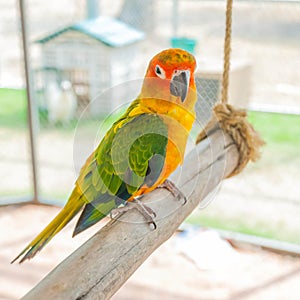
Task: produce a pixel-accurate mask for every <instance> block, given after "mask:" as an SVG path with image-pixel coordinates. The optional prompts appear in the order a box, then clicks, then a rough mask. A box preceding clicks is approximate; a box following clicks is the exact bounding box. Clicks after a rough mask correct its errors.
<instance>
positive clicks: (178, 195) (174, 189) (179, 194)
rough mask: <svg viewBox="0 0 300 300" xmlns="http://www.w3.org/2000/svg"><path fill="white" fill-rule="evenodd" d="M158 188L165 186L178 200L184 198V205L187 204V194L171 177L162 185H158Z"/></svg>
mask: <svg viewBox="0 0 300 300" xmlns="http://www.w3.org/2000/svg"><path fill="white" fill-rule="evenodd" d="M158 188H164V189H166V190H168V191H169V192H170V193H171V194H172V195H173V196H174V197H175V199H176V200H178V201H179V200H181V199H183V201H184V202H183V205H184V204H186V202H187V199H186V197H185V195H184V194H183V193H182V191H180V190H179V189H178V187H177V186H176V185H175V184H174V183H173V182H172V181H171V180H169V179H166V180H165V181H164V182H163V183H162V184H161V185H159V186H158Z"/></svg>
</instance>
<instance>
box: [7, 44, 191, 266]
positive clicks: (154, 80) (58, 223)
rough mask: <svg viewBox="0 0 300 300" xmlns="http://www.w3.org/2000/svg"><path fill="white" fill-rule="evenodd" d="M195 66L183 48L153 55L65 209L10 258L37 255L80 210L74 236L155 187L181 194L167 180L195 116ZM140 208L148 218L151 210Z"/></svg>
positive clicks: (177, 163) (181, 158)
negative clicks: (131, 98)
mask: <svg viewBox="0 0 300 300" xmlns="http://www.w3.org/2000/svg"><path fill="white" fill-rule="evenodd" d="M195 67H196V61H195V58H194V57H193V55H192V54H190V53H188V52H186V51H184V50H181V49H167V50H164V51H162V52H160V53H158V54H157V55H155V56H154V57H153V58H152V60H151V61H150V63H149V66H148V69H147V72H146V75H145V78H144V81H143V85H142V89H141V92H140V94H139V96H138V97H137V98H136V99H135V100H134V101H133V102H132V103H131V105H130V106H129V107H128V109H127V110H126V112H125V113H124V114H123V116H121V117H120V119H118V120H117V121H116V122H115V123H114V124H113V125H112V127H111V128H110V129H109V131H108V132H107V133H106V135H105V136H104V138H103V139H102V141H101V142H100V144H99V146H98V147H97V149H96V150H95V151H94V152H93V153H92V154H91V155H90V156H89V158H88V159H87V161H86V163H85V164H84V166H83V167H82V169H81V171H80V174H79V177H78V179H77V181H76V183H75V187H74V190H73V191H72V193H71V195H70V198H69V200H68V202H67V203H66V205H65V206H64V208H63V209H62V210H61V211H60V212H59V214H58V215H57V216H56V217H55V218H54V219H53V220H52V222H51V223H50V224H49V225H48V226H47V227H46V228H45V229H44V230H43V231H42V232H41V233H40V234H39V235H38V236H37V237H36V238H35V239H34V240H33V241H32V242H31V243H29V244H28V245H27V247H26V248H25V249H24V250H23V251H22V252H21V253H20V254H19V255H18V256H17V257H16V258H15V259H14V260H13V261H12V262H14V261H16V260H17V259H19V258H20V257H21V256H23V257H22V258H21V260H20V263H21V262H23V261H25V260H26V259H30V258H32V257H33V256H35V255H36V253H37V252H38V251H40V250H41V249H42V248H43V247H44V246H45V245H46V244H47V243H48V242H49V241H50V240H51V239H52V237H53V236H54V235H55V234H57V233H58V232H59V231H60V230H61V229H62V228H63V227H65V226H66V224H67V223H68V222H69V221H70V220H71V219H72V218H73V217H74V216H75V215H76V214H77V213H78V212H79V211H80V210H82V209H83V210H82V213H81V215H80V218H79V220H78V222H77V225H76V227H75V230H74V234H73V236H74V235H76V234H78V233H80V232H81V231H83V230H85V229H87V228H88V227H90V226H92V225H93V224H95V223H97V222H98V221H100V220H101V219H102V218H104V217H105V216H106V215H107V214H109V213H110V212H111V211H112V210H113V209H116V208H117V207H119V206H120V205H122V204H123V205H125V206H124V207H123V208H125V209H126V207H127V204H129V203H131V204H132V203H134V202H135V201H136V200H135V199H137V198H139V197H140V196H142V195H143V194H146V193H149V192H150V191H152V190H154V189H155V188H156V187H159V186H162V187H165V188H167V189H168V190H169V191H170V192H172V193H173V195H177V196H178V194H179V195H181V196H182V193H181V194H180V191H179V190H178V189H177V188H176V186H175V185H174V184H173V183H172V182H170V181H168V180H166V179H167V178H168V177H169V175H170V174H171V173H172V172H173V171H174V170H175V169H176V168H177V166H178V165H179V164H181V163H182V162H183V157H184V152H185V148H186V143H187V139H188V135H189V132H190V130H191V128H192V125H193V123H194V120H195V110H194V107H195V103H196V100H197V92H196V85H195V79H194V71H195ZM128 206H130V205H128ZM139 207H140V209H139V210H140V211H141V212H143V215H144V216H145V218H146V220H147V221H149V223H151V220H152V221H153V219H152V217H151V216H150V215H151V213H152V212H153V211H152V210H151V209H150V208H149V207H147V206H146V205H143V204H142V203H141V202H139V205H137V208H139ZM119 209H122V207H121V208H119ZM153 223H154V222H153ZM154 224H155V223H154Z"/></svg>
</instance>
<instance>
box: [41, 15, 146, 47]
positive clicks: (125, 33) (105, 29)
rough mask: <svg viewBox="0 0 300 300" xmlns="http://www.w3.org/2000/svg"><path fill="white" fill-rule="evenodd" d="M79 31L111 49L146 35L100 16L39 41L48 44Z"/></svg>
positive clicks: (117, 21)
mask: <svg viewBox="0 0 300 300" xmlns="http://www.w3.org/2000/svg"><path fill="white" fill-rule="evenodd" d="M72 30H73V31H78V32H81V33H84V34H86V35H88V36H90V37H91V38H94V39H96V40H98V41H99V42H102V43H104V44H105V45H107V46H110V47H122V46H126V45H130V44H133V43H135V42H138V41H141V40H143V39H145V33H144V32H143V31H140V30H138V29H135V28H133V27H131V26H130V25H127V24H126V23H124V22H121V21H119V20H116V19H114V18H111V17H106V16H100V17H98V18H96V19H88V20H84V21H82V22H79V23H75V24H73V25H70V26H67V27H64V28H62V29H60V30H57V31H55V32H54V33H52V34H49V35H47V36H46V37H44V38H42V39H39V40H37V41H36V42H37V43H42V44H44V43H46V42H48V41H49V40H51V39H53V38H55V37H57V36H59V35H60V34H62V33H64V32H67V31H72Z"/></svg>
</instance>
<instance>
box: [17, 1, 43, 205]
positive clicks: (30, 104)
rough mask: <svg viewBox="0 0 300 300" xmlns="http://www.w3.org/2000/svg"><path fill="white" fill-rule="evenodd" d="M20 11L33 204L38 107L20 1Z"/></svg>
mask: <svg viewBox="0 0 300 300" xmlns="http://www.w3.org/2000/svg"><path fill="white" fill-rule="evenodd" d="M19 9H20V17H21V30H22V44H23V56H24V71H25V80H26V95H27V113H28V126H29V140H30V154H31V166H32V179H33V193H34V194H33V202H34V203H38V202H39V201H38V182H37V161H36V152H35V145H36V140H35V138H36V136H35V125H36V110H35V109H36V107H35V103H34V101H33V98H32V85H31V82H32V81H31V73H30V70H29V54H28V40H27V31H26V29H27V24H26V15H25V6H24V0H19Z"/></svg>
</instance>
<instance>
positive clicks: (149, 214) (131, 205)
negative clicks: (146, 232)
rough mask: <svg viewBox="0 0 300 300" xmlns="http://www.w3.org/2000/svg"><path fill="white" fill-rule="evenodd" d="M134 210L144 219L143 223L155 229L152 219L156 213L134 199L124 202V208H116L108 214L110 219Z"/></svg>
mask: <svg viewBox="0 0 300 300" xmlns="http://www.w3.org/2000/svg"><path fill="white" fill-rule="evenodd" d="M132 209H136V210H137V211H138V212H139V213H140V214H141V215H142V216H143V217H144V219H145V221H146V222H147V223H148V224H149V225H152V226H153V229H156V223H155V222H154V220H153V219H154V218H155V217H156V213H155V212H154V211H153V209H152V208H150V207H149V206H147V205H146V204H144V203H143V202H141V201H140V200H138V199H134V200H132V201H130V202H126V204H125V206H122V207H117V208H115V209H113V210H112V211H111V212H110V217H111V218H114V217H116V216H117V215H119V214H122V213H124V212H126V211H129V210H132Z"/></svg>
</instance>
